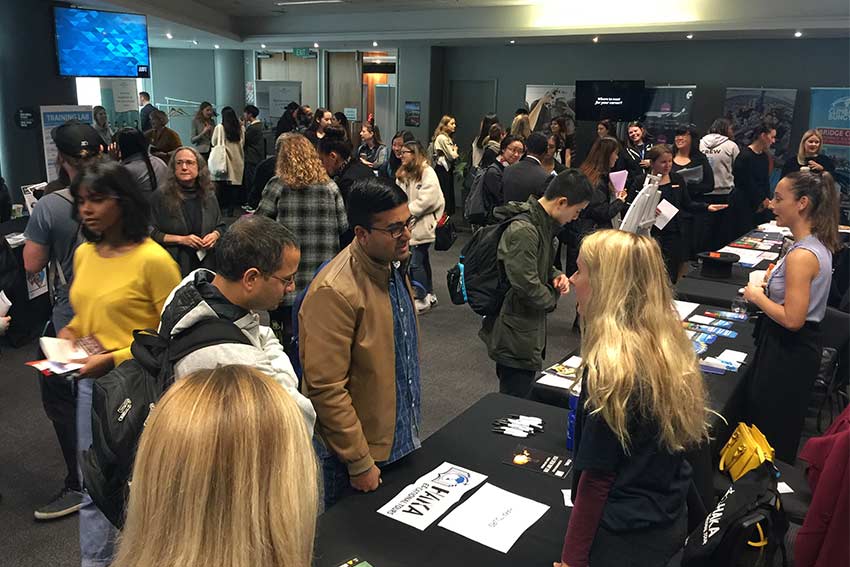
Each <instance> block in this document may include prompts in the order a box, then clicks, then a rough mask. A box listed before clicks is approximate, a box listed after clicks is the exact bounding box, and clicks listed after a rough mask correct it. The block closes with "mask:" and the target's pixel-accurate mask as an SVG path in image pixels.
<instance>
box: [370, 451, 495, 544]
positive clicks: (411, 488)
mask: <svg viewBox="0 0 850 567" xmlns="http://www.w3.org/2000/svg"><path fill="white" fill-rule="evenodd" d="M485 480H487V475H483V474H479V473H477V472H474V471H471V470H469V469H465V468H463V467H459V466H457V465H453V464H451V463H449V462H444V463H443V464H442V465H440V466H439V467H437V468H435V469H434V470H432V471H431V472H429V473H426V474H424V475H422V476H420V477H419V478H418V479H417V480H416V482H414V483H413V484H409V485H407V486H406V487H404V489H403V490H402V491H401V492H399V493H398V495H397V496H396V497H395V498H393V499H392V500H390V501H389V502H387V503H386V504H385V505H384V506H383V507H382V508H380V509H379V510H378V513H379V514H382V515H384V516H386V517H388V518H392V519H393V520H398V521H399V522H401V523H403V524H407V525H408V526H412V527H414V528H416V529H417V530H424V529H425V528H427V527H428V526H430V525H431V524H433V523H434V521H435V520H437V519H438V518H439V517H440V516H442V515H443V514H445V513H446V511H447V510H448V509H449V508H451V507H452V505H454V504H455V503H457V502H458V501H459V500H460V498H461V496H463V495H464V494H466V493H467V492H469V491H470V490H472V489H473V488H475V487H476V486H478V485H479V484H481V483H482V482H484V481H485Z"/></svg>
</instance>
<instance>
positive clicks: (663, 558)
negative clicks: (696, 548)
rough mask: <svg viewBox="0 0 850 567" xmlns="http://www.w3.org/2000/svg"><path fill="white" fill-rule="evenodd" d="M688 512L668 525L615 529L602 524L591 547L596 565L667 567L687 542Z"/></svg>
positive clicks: (605, 566) (592, 558) (591, 558)
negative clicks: (617, 530)
mask: <svg viewBox="0 0 850 567" xmlns="http://www.w3.org/2000/svg"><path fill="white" fill-rule="evenodd" d="M687 536H688V514H687V510H683V511H682V514H681V515H680V516H679V518H678V519H677V520H676V521H674V522H673V523H671V524H670V525H668V526H661V527H656V528H646V529H642V530H634V531H629V532H612V531H610V530H608V529H606V528H605V527H604V526H602V525H600V526H599V529H597V530H596V536H595V537H594V538H593V545H592V546H591V548H590V565H592V566H593V567H664V566H665V565H667V562H668V561H669V560H670V558H671V557H673V556H674V555H675V554H676V552H677V551H679V549H680V548H681V547H682V546H683V545H684V544H685V538H686V537H687Z"/></svg>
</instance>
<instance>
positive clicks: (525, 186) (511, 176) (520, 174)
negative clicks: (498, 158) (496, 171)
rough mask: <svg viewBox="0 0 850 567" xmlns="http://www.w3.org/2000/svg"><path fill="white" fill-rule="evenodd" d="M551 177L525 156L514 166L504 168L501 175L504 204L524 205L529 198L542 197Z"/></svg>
mask: <svg viewBox="0 0 850 567" xmlns="http://www.w3.org/2000/svg"><path fill="white" fill-rule="evenodd" d="M549 181H551V176H550V175H549V174H548V173H546V170H545V169H543V166H541V165H540V162H538V161H537V160H536V159H534V158H532V157H529V156H525V157H524V158H522V159H521V160H519V161H518V162H516V163H515V164H513V165H511V166H509V167H506V168H505V171H504V172H503V173H502V193H503V195H504V199H505V201H504V202H505V203H508V202H510V201H518V202H521V203H524V202H525V201H527V200H528V198H529V197H531V196H532V195H534V196H535V197H542V196H543V192H544V191H545V190H546V187H548V186H549Z"/></svg>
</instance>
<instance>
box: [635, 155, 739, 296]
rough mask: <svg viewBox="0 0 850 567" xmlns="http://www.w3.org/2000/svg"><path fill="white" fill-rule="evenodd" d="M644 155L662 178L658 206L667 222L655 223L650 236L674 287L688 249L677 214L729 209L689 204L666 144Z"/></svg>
mask: <svg viewBox="0 0 850 567" xmlns="http://www.w3.org/2000/svg"><path fill="white" fill-rule="evenodd" d="M646 155H647V159H648V160H649V165H650V169H651V171H652V173H653V174H654V175H660V176H661V181H660V182H659V183H658V189H659V190H660V191H661V198H662V201H661V203H659V211H661V212H662V214H663V218H664V220H665V221H666V222H665V223H663V224H661V222H656V223H655V226H654V227H652V236H653V237H654V238H655V240H657V241H658V245H659V246H661V253H662V255H663V256H664V265H665V267H666V268H667V275H668V276H669V277H670V281H671V282H672V283H673V285H675V284H676V282H677V281H678V280H679V274H680V273H681V271H682V264H683V263H684V261H685V253H686V252H685V250H686V249H687V247H688V242H687V241H686V240H685V237H684V234H683V230H682V216H681V214H680V212H681V211H687V212H689V213H704V212H706V211H707V212H710V213H715V212H717V211H722V210H723V209H725V208H726V207H728V205H709V204H707V203H704V202H702V201H692V200H691V196H690V192H689V191H688V188H687V184H686V183H685V180H684V179H683V178H682V176H681V175H679V174H678V173H675V172H674V171H673V149H672V148H671V147H670V146H668V145H667V144H659V145H657V146H654V147H653V148H652V149H651V150H649V153H648V154H646ZM640 185H641V186H643V180H641V182H640ZM665 201H666V204H665ZM668 211H669V212H668ZM665 213H666V214H665ZM659 221H661V217H659Z"/></svg>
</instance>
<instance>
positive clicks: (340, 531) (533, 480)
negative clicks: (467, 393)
mask: <svg viewBox="0 0 850 567" xmlns="http://www.w3.org/2000/svg"><path fill="white" fill-rule="evenodd" d="M509 414H522V415H529V416H537V417H540V418H542V419H543V420H544V421H545V430H544V431H543V433H539V434H537V435H535V436H533V437H528V438H525V439H523V438H517V437H510V436H506V435H501V434H498V433H492V432H491V423H492V422H493V420H495V419H497V418H500V417H504V416H506V415H509ZM566 424H567V412H566V410H564V409H561V408H558V407H554V406H551V405H546V404H541V403H538V402H534V401H530V400H523V399H520V398H515V397H511V396H506V395H503V394H488V395H487V396H485V397H483V398H482V399H481V400H479V401H478V402H477V403H476V404H474V405H473V406H472V407H470V408H469V409H467V410H466V411H465V412H463V413H462V414H461V415H459V416H458V417H456V418H455V419H454V420H452V421H451V422H450V423H449V424H447V425H446V426H445V427H443V428H442V429H440V430H439V431H437V432H436V433H434V434H433V435H432V436H430V437H429V438H428V439H426V440H425V441H424V442H423V443H422V448H421V449H420V450H418V451H415V452H413V453H412V454H410V455H408V456H407V457H405V458H404V459H403V460H402V461H401V462H399V463H397V464H394V465H392V466H391V467H390V468H389V469H388V470H386V471H385V472H384V473H383V474H382V481H383V484H382V485H381V487H380V488H379V489H378V490H376V491H375V492H371V493H356V494H353V495H351V496H349V497H347V498H345V499H343V500H341V501H340V502H339V503H337V504H336V505H335V506H333V507H332V508H331V509H330V510H328V511H327V512H325V513H324V514H322V515H321V516H320V517H319V525H318V533H317V543H316V557H315V561H314V565H316V566H317V567H338V566H339V565H342V564H343V563H344V562H345V561H347V560H349V559H351V558H353V557H358V558H360V560H361V561H362V560H366V561H369V562H370V563H371V564H372V565H374V567H413V566H426V565H439V566H440V567H454V566H457V567H469V566H470V565H487V566H488V567H500V566H504V567H508V566H517V565H551V564H552V562H553V561H557V560H558V559H559V558H560V556H561V547H562V545H563V541H564V533H565V532H566V529H567V522H568V519H569V511H570V510H571V508H567V507H565V506H564V498H563V495H562V493H561V490H562V489H568V488H570V484H571V480H570V477H569V476H568V477H566V478H563V479H557V478H554V477H549V476H546V475H543V474H540V473H536V472H533V471H529V470H524V469H520V468H518V467H514V466H511V465H507V464H504V463H503V461H504V460H506V459H507V458H508V457H509V456H510V455H512V451H513V450H514V448H515V447H516V446H517V444H519V443H522V444H524V445H527V446H529V447H532V448H536V449H540V450H543V451H548V452H550V453H557V454H560V455H568V454H569V452H568V451H567V450H566ZM443 461H448V462H450V463H452V464H455V465H458V466H461V467H465V468H468V469H471V470H473V471H475V472H477V473H481V474H485V475H487V476H488V478H487V481H486V482H489V483H491V484H493V485H495V486H497V487H499V488H502V489H504V490H507V491H509V492H513V493H515V494H518V495H520V496H524V497H526V498H530V499H532V500H535V501H537V502H540V503H542V504H547V505H548V506H549V510H547V511H546V513H545V514H544V515H543V516H542V517H541V518H540V519H539V520H538V521H537V522H535V523H534V524H533V525H532V526H531V527H530V528H529V529H528V530H527V531H525V532H524V533H523V534H522V536H521V537H520V538H519V539H518V540H517V542H516V543H515V544H514V545H513V547H511V550H510V552H509V553H507V554H504V553H501V552H499V551H496V550H494V549H491V548H489V547H486V546H484V545H482V544H480V543H477V542H475V541H472V540H470V539H467V538H465V537H463V536H461V535H458V534H456V533H454V532H451V531H449V530H446V529H444V528H441V527H439V526H438V525H437V524H438V523H439V520H435V521H434V523H433V524H431V525H430V526H429V527H428V528H426V529H425V530H424V531H419V530H417V529H416V528H413V527H411V526H408V525H406V524H403V523H401V522H398V521H396V520H392V519H390V518H388V517H386V516H383V515H381V514H378V513H377V510H378V509H379V508H381V507H382V506H383V505H384V504H386V503H387V502H389V501H390V500H391V499H392V498H394V497H395V496H396V495H397V494H398V493H399V492H401V491H402V490H403V489H404V488H405V487H406V486H407V485H408V484H411V483H413V482H414V481H416V479H418V478H419V477H420V476H422V475H423V474H425V473H427V472H429V471H431V470H432V469H434V468H435V467H437V466H439V465H440V464H441V463H442V462H443ZM479 489H480V488H476V489H475V490H472V491H470V492H469V493H467V494H465V495H464V497H463V499H462V500H461V504H462V503H463V502H464V501H465V500H466V499H468V498H469V497H470V496H471V495H472V494H474V493H475V492H476V491H477V490H479ZM455 508H456V506H455V507H453V508H451V510H454V509H455ZM449 513H451V511H450V512H449Z"/></svg>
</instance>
